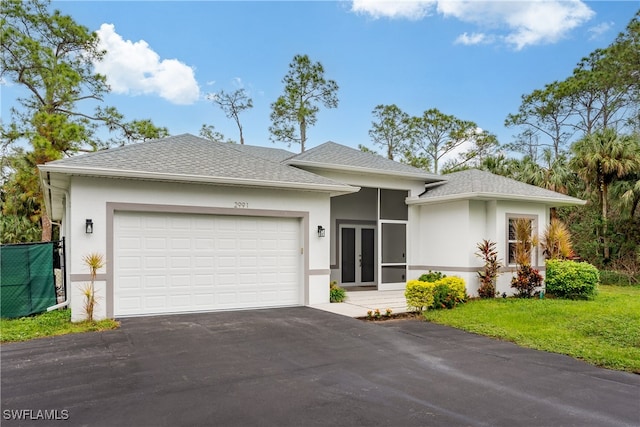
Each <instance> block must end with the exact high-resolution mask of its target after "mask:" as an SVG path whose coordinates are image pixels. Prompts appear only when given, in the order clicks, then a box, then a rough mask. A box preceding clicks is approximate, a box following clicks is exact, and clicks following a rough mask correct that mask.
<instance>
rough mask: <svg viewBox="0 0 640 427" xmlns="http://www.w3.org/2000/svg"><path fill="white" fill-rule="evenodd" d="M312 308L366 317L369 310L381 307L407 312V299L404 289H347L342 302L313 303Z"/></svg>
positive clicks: (396, 311)
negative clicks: (345, 296)
mask: <svg viewBox="0 0 640 427" xmlns="http://www.w3.org/2000/svg"><path fill="white" fill-rule="evenodd" d="M311 308H317V309H318V310H323V311H328V312H331V313H335V314H340V315H342V316H348V317H364V316H366V315H367V311H369V310H371V311H374V310H376V309H379V310H380V312H382V313H384V312H385V310H386V309H391V310H392V313H394V314H397V313H405V312H407V311H408V309H407V301H406V299H405V297H404V290H396V291H376V290H371V291H361V290H352V291H347V298H346V299H345V301H344V302H340V303H324V304H316V305H312V306H311Z"/></svg>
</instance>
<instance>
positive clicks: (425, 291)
mask: <svg viewBox="0 0 640 427" xmlns="http://www.w3.org/2000/svg"><path fill="white" fill-rule="evenodd" d="M424 277H425V276H424V275H423V276H421V277H420V278H421V279H422V278H424ZM436 277H437V276H436ZM439 277H441V278H439V279H437V280H434V281H422V280H409V281H408V282H407V286H406V288H405V292H404V296H405V298H406V299H407V307H409V309H410V310H412V311H418V312H420V311H425V310H428V309H439V308H454V307H455V306H456V305H458V304H460V303H463V302H464V301H465V300H466V286H465V283H464V280H463V279H462V278H460V277H455V276H453V277H444V276H439Z"/></svg>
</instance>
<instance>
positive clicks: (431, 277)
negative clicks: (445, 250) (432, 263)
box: [418, 270, 447, 282]
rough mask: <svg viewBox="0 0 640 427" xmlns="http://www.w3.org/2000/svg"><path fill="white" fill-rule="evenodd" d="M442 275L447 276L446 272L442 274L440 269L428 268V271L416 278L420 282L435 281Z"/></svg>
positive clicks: (442, 276)
mask: <svg viewBox="0 0 640 427" xmlns="http://www.w3.org/2000/svg"><path fill="white" fill-rule="evenodd" d="M444 277H447V275H446V274H442V273H441V272H440V271H431V270H429V272H428V273H424V274H423V275H422V276H420V277H419V278H418V280H419V281H421V282H435V281H437V280H440V279H442V278H444Z"/></svg>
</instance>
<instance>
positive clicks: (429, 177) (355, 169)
mask: <svg viewBox="0 0 640 427" xmlns="http://www.w3.org/2000/svg"><path fill="white" fill-rule="evenodd" d="M284 163H285V164H287V165H291V166H298V167H304V166H307V167H310V168H316V169H327V170H334V171H339V172H347V173H368V174H372V175H384V176H391V177H396V178H405V179H411V180H415V181H423V182H435V181H446V180H447V179H446V178H444V177H442V176H439V175H434V174H430V173H412V172H402V171H390V170H384V169H372V168H364V167H359V166H347V165H336V164H331V163H319V162H310V161H305V160H295V159H293V160H288V161H285V162H284Z"/></svg>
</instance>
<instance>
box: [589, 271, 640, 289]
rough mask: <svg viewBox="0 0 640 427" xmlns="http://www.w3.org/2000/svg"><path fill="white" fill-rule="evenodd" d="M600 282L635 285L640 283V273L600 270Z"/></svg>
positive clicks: (604, 283) (614, 284)
mask: <svg viewBox="0 0 640 427" xmlns="http://www.w3.org/2000/svg"><path fill="white" fill-rule="evenodd" d="M599 274H600V283H602V284H603V285H613V286H633V285H636V284H638V283H640V274H636V275H633V274H629V273H625V272H620V271H613V270H600V271H599Z"/></svg>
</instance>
